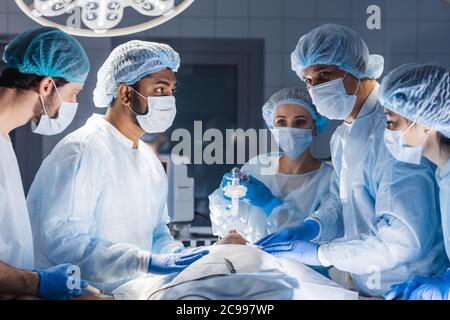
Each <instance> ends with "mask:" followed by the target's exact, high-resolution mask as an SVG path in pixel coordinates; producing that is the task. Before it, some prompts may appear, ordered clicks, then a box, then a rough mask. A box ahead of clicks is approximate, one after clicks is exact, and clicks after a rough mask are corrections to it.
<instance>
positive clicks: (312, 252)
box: [262, 240, 322, 266]
mask: <svg viewBox="0 0 450 320" xmlns="http://www.w3.org/2000/svg"><path fill="white" fill-rule="evenodd" d="M262 250H264V251H265V252H267V253H270V254H271V255H273V256H277V257H283V258H291V259H294V260H297V261H299V262H301V263H304V264H307V265H310V266H321V265H322V264H321V263H320V261H319V258H318V251H319V245H317V244H314V243H311V242H307V241H301V240H295V241H290V242H280V243H274V244H270V245H268V246H265V247H263V248H262Z"/></svg>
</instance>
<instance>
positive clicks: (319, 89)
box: [309, 73, 361, 120]
mask: <svg viewBox="0 0 450 320" xmlns="http://www.w3.org/2000/svg"><path fill="white" fill-rule="evenodd" d="M346 76H347V73H346V74H345V76H344V77H343V78H339V79H335V80H332V81H328V82H325V83H322V84H319V85H316V86H313V87H311V88H310V89H309V94H310V95H311V98H312V101H313V103H314V104H315V105H316V107H317V111H319V113H320V114H322V115H324V116H325V117H327V118H328V119H332V120H345V119H346V118H347V117H348V116H349V115H350V113H351V112H352V110H353V107H354V106H355V103H356V93H357V92H358V90H359V85H360V83H361V82H360V81H359V80H358V87H357V88H356V91H355V94H354V95H352V96H350V95H348V94H347V92H346V91H345V87H344V79H345V77H346Z"/></svg>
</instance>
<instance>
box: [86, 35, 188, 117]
mask: <svg viewBox="0 0 450 320" xmlns="http://www.w3.org/2000/svg"><path fill="white" fill-rule="evenodd" d="M179 66H180V57H179V55H178V53H177V52H175V50H173V49H172V48H171V47H170V46H168V45H166V44H161V43H156V42H147V41H138V40H133V41H129V42H127V43H124V44H122V45H120V46H118V47H117V48H115V49H114V50H113V51H112V52H111V54H110V56H109V57H108V59H107V60H106V61H105V63H104V64H103V66H102V67H101V68H100V70H99V71H98V74H97V86H96V88H95V90H94V104H95V106H96V107H97V108H107V107H109V105H110V104H111V102H112V101H113V99H114V98H116V97H117V89H118V88H119V85H120V84H122V83H124V84H127V85H133V84H135V83H136V82H138V81H139V80H141V79H142V78H145V77H146V76H149V75H151V74H152V73H156V72H159V71H161V70H164V69H171V70H172V71H173V72H176V71H178V68H179Z"/></svg>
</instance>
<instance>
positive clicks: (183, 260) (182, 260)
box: [175, 254, 205, 266]
mask: <svg viewBox="0 0 450 320" xmlns="http://www.w3.org/2000/svg"><path fill="white" fill-rule="evenodd" d="M204 256H205V255H203V254H195V255H193V256H191V257H186V258H184V257H183V258H179V259H177V260H175V265H177V266H188V265H190V264H192V263H193V262H195V261H197V260H199V259H201V258H203V257H204Z"/></svg>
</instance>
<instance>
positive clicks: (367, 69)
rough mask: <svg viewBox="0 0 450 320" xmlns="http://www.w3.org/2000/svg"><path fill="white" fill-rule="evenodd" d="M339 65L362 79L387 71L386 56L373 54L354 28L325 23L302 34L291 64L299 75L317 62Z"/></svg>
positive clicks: (373, 77)
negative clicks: (385, 66) (385, 65)
mask: <svg viewBox="0 0 450 320" xmlns="http://www.w3.org/2000/svg"><path fill="white" fill-rule="evenodd" d="M318 64H327V65H335V66H337V67H338V68H339V69H341V70H343V71H346V72H348V73H350V74H352V75H353V76H355V77H356V78H358V79H364V78H369V79H377V78H379V77H380V76H381V74H382V73H383V68H384V58H383V57H382V56H380V55H375V54H372V55H371V54H369V49H368V48H367V45H366V43H365V42H364V40H363V39H362V38H361V36H360V35H359V34H358V33H356V32H355V31H353V30H352V29H349V28H346V27H344V26H340V25H336V24H324V25H322V26H320V27H317V28H315V29H313V30H311V31H310V32H309V33H307V34H305V35H304V36H302V37H301V38H300V40H299V42H298V44H297V47H296V48H295V50H294V51H293V52H292V54H291V65H292V70H294V71H295V72H296V73H297V75H298V76H299V77H302V76H303V71H304V70H305V69H306V68H308V67H310V66H313V65H318Z"/></svg>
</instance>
